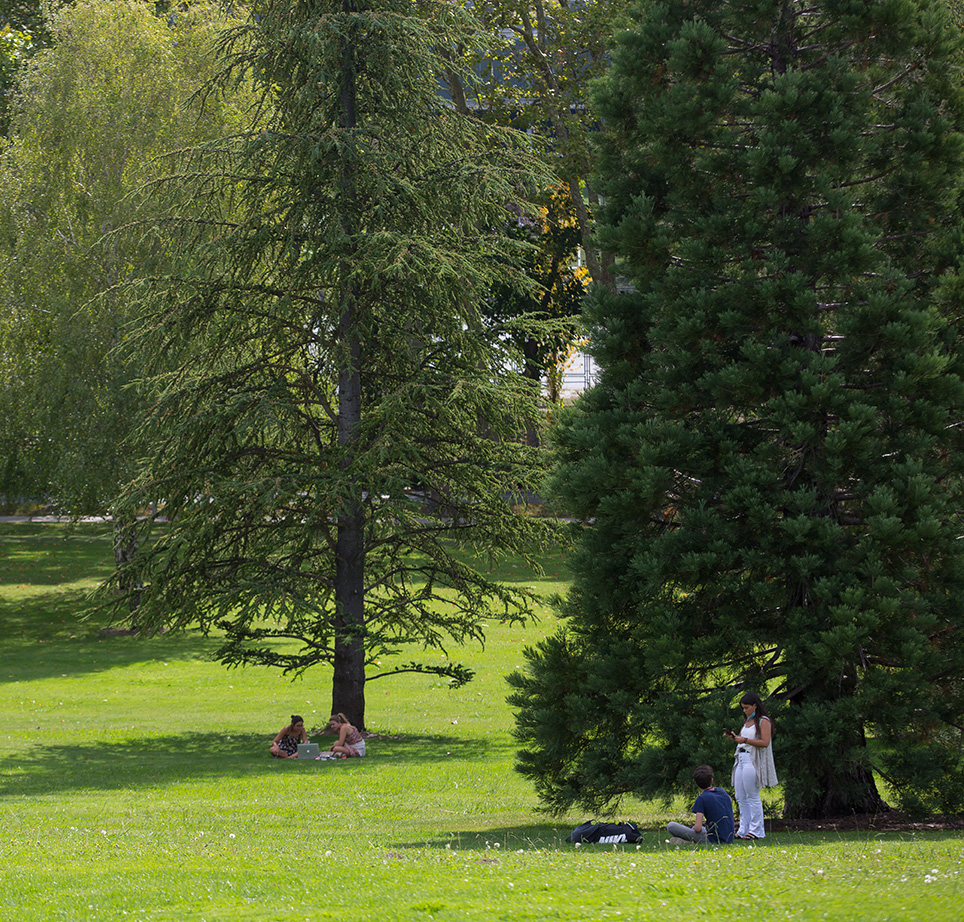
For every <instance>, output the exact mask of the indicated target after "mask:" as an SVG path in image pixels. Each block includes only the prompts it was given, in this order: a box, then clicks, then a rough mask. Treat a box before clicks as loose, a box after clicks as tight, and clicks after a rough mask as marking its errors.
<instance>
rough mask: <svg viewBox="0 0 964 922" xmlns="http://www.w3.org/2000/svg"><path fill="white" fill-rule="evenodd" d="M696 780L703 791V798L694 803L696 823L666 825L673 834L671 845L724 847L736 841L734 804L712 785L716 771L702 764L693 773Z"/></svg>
mask: <svg viewBox="0 0 964 922" xmlns="http://www.w3.org/2000/svg"><path fill="white" fill-rule="evenodd" d="M693 780H694V781H695V782H696V786H697V787H698V788H699V789H700V796H699V797H697V798H696V803H694V804H693V812H694V813H695V814H696V823H695V824H694V826H693V827H692V828H690V827H689V826H683V825H682V824H681V823H667V825H666V828H667V829H668V830H669V832H670V833H671V835H672V838H671V839H670V840H669V842H670V845H688V844H689V843H690V842H714V843H717V844H723V843H728V842H732V841H733V801H732V800H730V795H729V794H727V793H726V791H724V790H723V789H722V788H717V787H714V786H713V769H712V768H710V766H709V765H700V766H699V767H698V768H697V769H696V770H695V771H694V772H693Z"/></svg>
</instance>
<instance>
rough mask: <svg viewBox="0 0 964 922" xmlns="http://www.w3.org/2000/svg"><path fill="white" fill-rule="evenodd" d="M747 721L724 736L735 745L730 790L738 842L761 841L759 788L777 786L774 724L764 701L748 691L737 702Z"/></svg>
mask: <svg viewBox="0 0 964 922" xmlns="http://www.w3.org/2000/svg"><path fill="white" fill-rule="evenodd" d="M740 707H742V708H743V716H744V717H745V718H746V720H745V721H744V723H743V727H742V728H741V729H740V731H739V733H734V732H733V731H732V730H725V731H724V733H725V735H726V736H727V737H729V738H730V739H731V740H734V741H735V742H736V759H735V760H734V762H733V791H734V793H735V794H736V802H737V804H738V805H739V807H740V828H739V829H738V830H737V833H736V837H737V838H738V839H762V838H764V836H766V832H765V831H764V828H763V801H762V800H760V788H772V787H775V786H776V785H777V783H778V782H777V770H776V766H775V765H774V764H773V745H772V740H773V721H771V720H770V715H769V714H767V712H766V708H765V707H764V706H763V701H762V700H761V699H760V696H759V695H758V694H756V692H747V693H746V694H745V695H744V696H743V697H742V698H741V699H740Z"/></svg>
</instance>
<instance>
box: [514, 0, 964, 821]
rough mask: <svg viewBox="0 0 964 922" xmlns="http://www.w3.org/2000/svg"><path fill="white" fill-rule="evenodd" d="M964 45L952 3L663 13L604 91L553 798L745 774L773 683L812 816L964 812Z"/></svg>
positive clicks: (549, 758) (788, 786)
mask: <svg viewBox="0 0 964 922" xmlns="http://www.w3.org/2000/svg"><path fill="white" fill-rule="evenodd" d="M958 55H959V42H958V36H957V34H956V32H955V30H953V29H949V28H948V26H947V23H946V14H945V13H944V11H943V10H942V9H941V8H940V7H938V6H936V5H935V4H932V3H931V2H927V0H861V2H859V3H853V2H845V0H812V2H794V0H736V2H728V3H719V2H717V0H690V2H688V3H678V2H666V3H659V2H643V3H640V4H638V5H637V7H636V10H635V15H634V19H633V22H632V24H631V26H630V27H629V28H628V30H627V31H626V32H624V33H623V34H622V35H621V37H620V39H619V42H618V45H617V48H616V50H615V53H614V62H613V67H612V70H611V73H610V75H609V77H608V79H607V80H606V82H605V83H604V85H603V86H602V87H601V92H600V98H599V102H600V104H601V106H602V111H603V112H604V115H605V118H606V123H607V134H606V137H605V139H604V143H603V148H602V154H603V160H602V172H603V175H604V178H605V185H606V190H605V191H606V193H607V195H608V210H607V213H606V216H605V226H604V228H603V231H602V233H603V235H604V240H605V242H606V243H607V245H608V246H609V247H611V248H612V250H613V251H615V252H616V253H617V254H618V255H619V257H620V260H621V263H620V266H621V271H622V273H624V275H625V276H627V277H628V278H629V279H631V281H632V282H633V284H634V286H635V292H634V293H632V294H628V295H624V296H616V297H611V296H607V295H605V294H600V295H599V297H597V299H596V300H595V301H594V303H593V304H592V305H590V308H589V318H588V319H589V323H590V325H591V328H592V342H593V349H594V352H595V355H596V358H597V360H598V362H599V364H600V366H601V369H602V371H601V377H600V380H599V383H598V386H597V387H595V388H594V389H593V390H592V391H590V392H589V393H587V394H586V395H585V397H584V399H583V400H582V401H581V402H580V404H579V405H578V406H577V407H576V409H575V411H574V412H573V413H572V414H571V416H570V417H569V419H568V422H567V424H566V425H565V427H564V428H563V429H562V431H561V433H560V435H559V441H560V444H561V450H562V460H561V466H560V470H559V474H558V478H557V482H558V486H559V489H560V492H561V493H562V494H563V495H564V497H565V498H566V499H567V500H568V502H569V504H570V506H571V508H572V510H573V511H574V512H575V513H577V514H578V515H580V516H582V517H583V518H585V519H586V520H592V524H591V527H589V528H588V530H587V533H586V536H585V539H584V541H583V543H582V546H581V549H580V552H579V555H578V558H577V566H576V581H575V586H574V588H573V590H572V591H571V593H570V595H569V596H568V599H567V600H566V603H565V613H566V615H567V616H568V617H567V622H566V625H565V627H564V628H563V629H562V631H561V632H560V633H559V634H557V635H556V636H555V637H553V638H551V639H550V640H549V641H547V642H546V643H544V644H543V645H541V646H540V647H539V648H538V649H537V650H535V651H530V655H529V660H528V665H527V669H526V671H525V672H523V673H521V674H517V675H515V676H514V677H513V682H514V684H515V686H516V691H515V693H514V696H513V699H512V700H513V701H514V703H515V704H516V705H517V706H518V707H519V709H520V713H519V724H518V735H519V738H520V740H521V741H522V743H523V744H524V751H523V753H522V756H521V762H520V769H521V770H522V771H523V772H524V773H525V774H527V775H529V776H531V777H532V778H533V779H534V780H535V782H536V784H537V787H538V789H539V791H540V793H541V796H542V797H543V799H544V800H545V802H546V803H547V804H548V805H549V806H550V807H554V808H564V807H566V806H568V805H569V804H571V803H574V802H578V803H583V804H587V805H591V806H597V807H598V806H600V805H603V804H606V803H608V802H610V801H612V800H613V799H616V798H618V797H619V796H620V795H622V794H624V793H626V792H636V793H640V794H643V795H652V794H654V793H660V792H662V793H666V792H668V791H670V790H672V789H673V788H674V786H677V785H679V784H680V783H682V782H683V780H684V779H686V778H688V777H689V775H688V772H689V771H690V770H691V768H692V766H693V765H695V764H698V763H700V762H710V763H712V764H714V765H715V766H716V767H717V770H718V772H719V774H720V776H723V777H725V774H726V772H725V767H726V766H728V764H729V759H730V758H731V757H732V751H731V747H730V746H729V744H726V743H725V742H724V741H723V739H722V736H721V733H722V730H723V729H724V727H727V726H734V725H736V723H737V720H738V718H737V714H738V711H736V710H735V709H734V708H733V705H734V703H735V700H736V699H737V698H738V696H739V695H740V694H741V692H742V691H743V690H746V689H753V690H758V691H759V692H761V693H762V694H763V695H764V696H769V697H770V701H771V703H772V709H773V711H774V712H775V718H776V728H777V732H776V736H775V743H774V747H775V751H776V760H777V766H778V772H779V773H780V774H781V776H782V780H783V782H784V792H785V801H786V804H785V806H786V810H787V812H788V814H789V815H792V816H820V815H830V814H838V813H841V812H844V813H846V812H850V811H853V810H856V811H865V810H873V809H876V808H877V807H879V805H880V797H879V794H878V790H877V787H876V783H875V773H877V774H878V775H879V776H880V777H883V778H885V779H886V780H887V782H888V783H889V785H890V786H891V788H892V790H893V791H894V792H895V794H896V795H897V796H898V797H899V798H900V799H901V801H902V802H903V803H904V804H905V805H917V806H920V805H922V804H923V805H925V806H927V807H930V808H945V809H948V808H952V807H959V806H960V805H961V804H962V803H964V782H962V764H961V755H960V753H961V750H960V743H961V725H962V696H961V686H960V676H961V675H962V674H964V542H962V541H961V540H960V538H961V534H962V523H961V517H960V511H961V508H962V501H964V495H962V489H961V473H962V464H964V453H962V452H961V447H962V446H961V445H960V426H961V420H962V419H964V389H962V380H961V355H960V341H959V314H960V289H959V286H958V283H957V279H956V275H955V273H956V271H957V265H958V259H959V257H960V252H961V248H960V237H959V233H958V225H959V221H960V212H959V207H958V206H959V199H958V194H959V188H960V174H961V169H962V159H961V155H962V145H961V134H960V129H961V124H962V122H961V118H962V103H961V95H960V85H961V70H960V59H959V56H958Z"/></svg>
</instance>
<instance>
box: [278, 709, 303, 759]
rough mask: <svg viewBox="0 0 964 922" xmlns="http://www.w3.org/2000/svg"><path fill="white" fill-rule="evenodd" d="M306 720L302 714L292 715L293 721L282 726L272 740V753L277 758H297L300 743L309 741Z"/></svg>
mask: <svg viewBox="0 0 964 922" xmlns="http://www.w3.org/2000/svg"><path fill="white" fill-rule="evenodd" d="M307 742H308V734H307V733H305V722H304V719H303V718H302V717H301V715H300V714H292V715H291V723H290V724H288V726H287V727H282V728H281V732H280V733H279V734H278V735H277V736H276V737H275V738H274V740H272V742H271V750H270V752H271V755H273V756H274V757H275V758H276V759H297V758H298V743H307Z"/></svg>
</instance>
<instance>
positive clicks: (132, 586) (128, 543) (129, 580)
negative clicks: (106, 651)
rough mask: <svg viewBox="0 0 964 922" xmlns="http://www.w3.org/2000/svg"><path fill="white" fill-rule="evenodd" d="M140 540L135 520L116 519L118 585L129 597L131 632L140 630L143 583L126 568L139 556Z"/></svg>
mask: <svg viewBox="0 0 964 922" xmlns="http://www.w3.org/2000/svg"><path fill="white" fill-rule="evenodd" d="M137 548H138V540H137V528H136V524H135V522H134V520H133V519H130V518H115V519H114V563H115V564H116V566H117V573H118V579H117V584H118V586H119V587H120V590H121V592H122V593H123V594H124V595H125V596H126V597H127V605H128V608H129V610H130V613H131V630H133V631H136V630H139V628H138V626H137V609H138V608H139V607H140V602H141V589H142V588H143V587H142V585H141V583H140V582H139V581H138V580H137V579H136V578H134V577H132V576H131V575H130V574H129V573H127V572H125V570H124V568H125V566H127V565H128V564H130V563H132V562H133V560H134V558H135V557H136V556H137Z"/></svg>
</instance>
